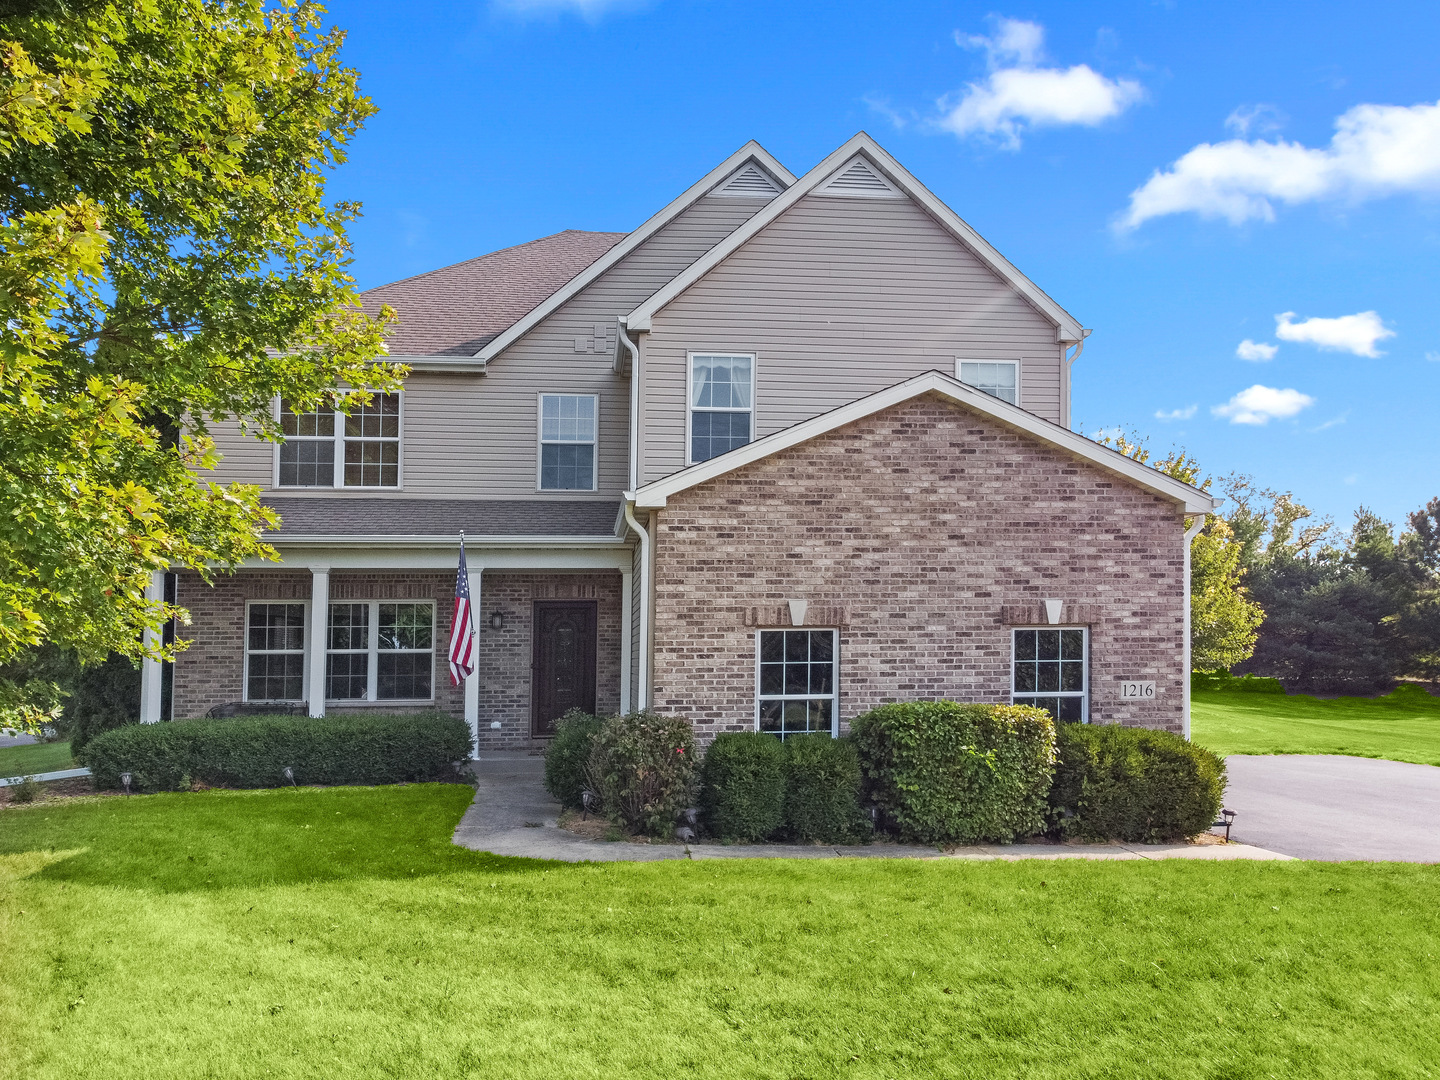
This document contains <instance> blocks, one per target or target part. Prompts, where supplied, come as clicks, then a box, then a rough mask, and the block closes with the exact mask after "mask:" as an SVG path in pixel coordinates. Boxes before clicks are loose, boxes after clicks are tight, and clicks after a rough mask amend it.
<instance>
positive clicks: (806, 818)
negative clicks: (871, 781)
mask: <svg viewBox="0 0 1440 1080" xmlns="http://www.w3.org/2000/svg"><path fill="white" fill-rule="evenodd" d="M760 737H761V738H763V739H774V736H773V735H761V736H760ZM783 745H784V748H785V754H784V762H785V832H786V834H787V835H788V836H789V837H790V839H792V840H799V841H802V842H805V841H819V842H821V843H826V844H853V843H856V842H857V841H861V840H866V839H868V838H869V836H870V833H871V830H872V827H873V826H872V824H871V821H870V818H869V816H868V815H866V814H865V813H864V811H862V810H861V809H860V756H859V755H858V754H857V753H856V752H855V744H854V743H853V742H852V741H851V740H849V739H832V738H831V737H830V736H829V735H791V736H790V737H789V738H788V739H786V740H785V742H784V744H783Z"/></svg>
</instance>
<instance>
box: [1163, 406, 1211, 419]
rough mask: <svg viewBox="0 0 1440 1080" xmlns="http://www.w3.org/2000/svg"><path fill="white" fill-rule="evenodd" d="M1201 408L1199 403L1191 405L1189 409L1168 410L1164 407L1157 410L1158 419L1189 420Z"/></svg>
mask: <svg viewBox="0 0 1440 1080" xmlns="http://www.w3.org/2000/svg"><path fill="white" fill-rule="evenodd" d="M1199 408H1200V406H1199V405H1191V406H1190V407H1189V408H1188V409H1171V410H1170V411H1169V412H1166V411H1165V410H1164V409H1157V410H1156V411H1155V419H1156V420H1189V419H1190V418H1191V417H1192V416H1194V415H1195V413H1196V411H1197V410H1198V409H1199Z"/></svg>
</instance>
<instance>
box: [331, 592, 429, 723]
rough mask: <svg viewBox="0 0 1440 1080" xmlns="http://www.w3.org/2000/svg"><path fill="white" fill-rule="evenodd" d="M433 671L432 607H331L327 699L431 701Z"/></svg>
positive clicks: (421, 604)
mask: <svg viewBox="0 0 1440 1080" xmlns="http://www.w3.org/2000/svg"><path fill="white" fill-rule="evenodd" d="M434 671H435V605H434V604H433V603H431V602H429V601H421V602H418V603H416V602H408V603H398V604H392V603H387V602H381V601H376V600H371V601H365V602H362V603H344V604H331V605H330V623H329V627H328V633H327V637H326V651H325V697H326V699H327V700H331V701H429V700H431V699H432V698H433V697H434V696H435V695H434Z"/></svg>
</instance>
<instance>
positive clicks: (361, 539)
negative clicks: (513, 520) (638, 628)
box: [266, 533, 626, 551]
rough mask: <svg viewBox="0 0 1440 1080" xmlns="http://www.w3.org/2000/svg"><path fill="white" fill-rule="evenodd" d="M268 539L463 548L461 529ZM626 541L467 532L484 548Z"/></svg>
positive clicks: (469, 544)
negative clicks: (440, 533)
mask: <svg viewBox="0 0 1440 1080" xmlns="http://www.w3.org/2000/svg"><path fill="white" fill-rule="evenodd" d="M266 543H269V544H272V545H274V546H275V547H277V548H285V547H292V546H296V547H315V546H317V545H320V546H324V547H350V548H355V547H359V548H376V547H383V548H412V547H422V548H430V547H451V548H454V549H456V550H457V551H458V550H459V548H460V538H459V535H458V534H457V533H450V534H448V535H445V536H395V535H394V534H381V535H376V536H366V535H362V534H358V533H340V534H336V535H333V536H327V535H325V534H323V533H314V534H309V535H300V536H279V537H275V538H274V539H273V540H267V541H266ZM625 543H626V541H625V540H624V539H622V538H621V537H618V536H467V537H465V547H466V548H467V549H471V548H473V549H476V550H478V549H480V548H485V547H507V548H566V549H569V548H593V547H616V546H620V547H623V546H625Z"/></svg>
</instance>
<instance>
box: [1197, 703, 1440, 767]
mask: <svg viewBox="0 0 1440 1080" xmlns="http://www.w3.org/2000/svg"><path fill="white" fill-rule="evenodd" d="M1431 702H1433V704H1431ZM1190 724H1191V738H1193V739H1194V740H1195V741H1196V742H1197V743H1199V744H1200V745H1201V746H1206V747H1209V748H1210V749H1211V750H1214V751H1215V752H1216V753H1217V754H1351V755H1354V756H1356V757H1373V758H1389V759H1390V760H1391V761H1414V762H1418V763H1419V764H1421V765H1440V698H1431V699H1430V701H1429V702H1425V701H1421V703H1420V704H1418V705H1417V704H1415V699H1414V698H1404V697H1397V698H1374V699H1371V698H1335V699H1333V700H1328V701H1327V700H1322V699H1320V698H1313V697H1306V696H1304V695H1300V694H1296V695H1289V694H1284V695H1282V694H1253V693H1233V692H1232V693H1225V692H1219V693H1201V692H1197V693H1196V694H1195V695H1194V697H1193V699H1192V705H1191V720H1190Z"/></svg>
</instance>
